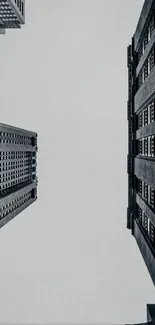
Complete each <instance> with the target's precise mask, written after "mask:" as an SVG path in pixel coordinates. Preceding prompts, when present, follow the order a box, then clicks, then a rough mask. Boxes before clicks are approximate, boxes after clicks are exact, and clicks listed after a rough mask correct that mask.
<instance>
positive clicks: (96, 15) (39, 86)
mask: <svg viewBox="0 0 155 325" xmlns="http://www.w3.org/2000/svg"><path fill="white" fill-rule="evenodd" d="M142 4H143V1H141V0H139V1H138V0H137V1H136V0H135V1H134V0H129V1H128V0H117V1H116V0H113V1H106V0H93V1H92V0H64V1H62V0H33V1H31V0H26V25H25V26H24V27H23V28H22V29H21V30H19V31H18V30H14V31H12V30H8V31H7V34H6V35H5V36H1V37H0V44H1V54H0V71H1V78H0V107H1V117H0V121H1V122H3V123H7V124H11V125H15V126H18V127H21V128H26V129H30V130H32V131H37V132H38V135H39V139H38V140H39V143H38V145H39V152H38V176H39V187H38V195H39V198H38V201H37V203H35V204H33V205H32V206H31V207H29V208H28V209H27V210H25V211H24V212H23V213H21V214H20V215H19V216H18V217H17V218H15V219H14V220H13V221H12V222H10V223H9V224H8V225H7V226H5V227H4V228H3V229H2V230H1V231H0V261H1V267H0V268H1V272H0V274H1V276H0V306H1V307H0V322H1V323H5V322H6V323H7V322H17V323H18V322H21V323H24V322H29V323H31V322H34V323H37V322H38V323H43V322H44V323H53V324H55V323H57V322H58V323H73V322H76V323H78V322H79V323H93V322H100V323H101V322H103V323H106V322H107V323H114V324H117V323H124V322H128V323H130V322H135V323H136V322H142V321H145V317H146V314H145V311H146V303H154V302H155V291H154V286H153V284H152V281H151V279H150V277H149V274H148V272H147V269H146V267H145V264H144V262H143V259H142V257H141V255H140V253H139V250H138V247H137V245H136V242H135V240H134V238H133V237H132V236H131V235H130V232H129V231H128V230H127V229H126V207H127V175H126V154H127V121H126V100H127V68H126V61H127V60H126V46H127V45H128V42H130V40H131V36H132V34H133V32H134V30H135V27H136V24H137V20H138V17H139V14H140V10H141V7H142Z"/></svg>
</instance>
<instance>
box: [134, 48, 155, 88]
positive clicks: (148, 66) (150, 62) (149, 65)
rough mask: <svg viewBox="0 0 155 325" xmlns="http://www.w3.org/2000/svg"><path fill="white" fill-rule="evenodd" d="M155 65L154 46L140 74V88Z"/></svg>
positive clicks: (138, 86)
mask: <svg viewBox="0 0 155 325" xmlns="http://www.w3.org/2000/svg"><path fill="white" fill-rule="evenodd" d="M154 65H155V48H154V47H153V48H152V50H151V52H150V54H149V57H148V58H147V59H146V61H145V63H144V65H143V67H142V69H141V71H140V73H139V75H138V84H137V88H138V89H139V88H140V87H141V86H142V84H143V83H144V81H145V79H146V78H147V76H148V75H149V74H150V72H151V70H152V69H153V67H154Z"/></svg>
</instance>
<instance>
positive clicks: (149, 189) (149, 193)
mask: <svg viewBox="0 0 155 325" xmlns="http://www.w3.org/2000/svg"><path fill="white" fill-rule="evenodd" d="M148 204H151V187H150V185H148Z"/></svg>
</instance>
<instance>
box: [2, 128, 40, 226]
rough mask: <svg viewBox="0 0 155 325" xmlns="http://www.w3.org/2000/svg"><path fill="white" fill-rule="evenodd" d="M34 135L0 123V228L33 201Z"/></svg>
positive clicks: (35, 179)
mask: <svg viewBox="0 0 155 325" xmlns="http://www.w3.org/2000/svg"><path fill="white" fill-rule="evenodd" d="M36 154H37V134H36V133H34V132H30V131H27V130H23V129H19V128H16V127H13V126H9V125H5V124H0V228H1V227H3V226H4V225H5V224H6V223H8V222H9V221H10V220H12V219H13V218H14V217H15V216H16V215H17V214H19V213H20V212H21V211H22V210H24V209H25V208H27V207H28V206H29V205H30V204H31V203H33V202H34V201H36V199H37V176H36V166H37V163H36Z"/></svg>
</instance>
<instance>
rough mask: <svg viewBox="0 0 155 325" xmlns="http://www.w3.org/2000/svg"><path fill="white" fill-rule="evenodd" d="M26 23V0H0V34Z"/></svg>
mask: <svg viewBox="0 0 155 325" xmlns="http://www.w3.org/2000/svg"><path fill="white" fill-rule="evenodd" d="M24 23H25V0H0V34H5V29H6V28H20V27H21V24H24Z"/></svg>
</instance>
